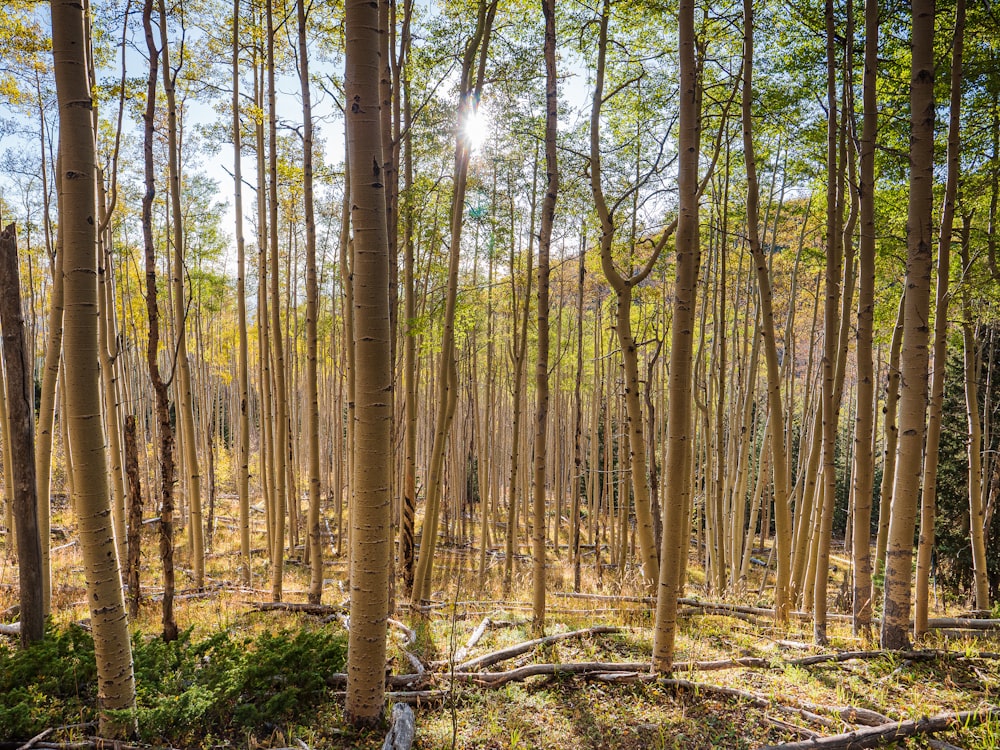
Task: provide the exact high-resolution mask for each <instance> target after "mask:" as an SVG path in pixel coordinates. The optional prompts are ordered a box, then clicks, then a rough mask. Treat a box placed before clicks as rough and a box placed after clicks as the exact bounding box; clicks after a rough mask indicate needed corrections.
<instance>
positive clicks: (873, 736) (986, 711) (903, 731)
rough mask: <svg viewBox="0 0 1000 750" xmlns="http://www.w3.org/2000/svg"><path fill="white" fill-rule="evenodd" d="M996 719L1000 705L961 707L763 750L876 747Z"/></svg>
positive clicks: (842, 749)
mask: <svg viewBox="0 0 1000 750" xmlns="http://www.w3.org/2000/svg"><path fill="white" fill-rule="evenodd" d="M997 720H1000V708H998V707H996V706H990V707H988V708H982V709H977V710H975V711H960V712H957V713H947V714H940V715H938V716H930V717H928V716H925V717H923V718H922V719H911V720H909V721H894V722H891V723H889V724H880V725H879V726H875V727H865V728H864V729H855V730H854V731H852V732H844V733H843V734H835V735H830V736H828V737H817V738H815V739H809V740H801V741H799V742H785V743H783V744H780V745H767V746H765V747H762V748H760V750H817V749H819V748H822V749H823V750H854V748H863V747H875V746H877V745H881V744H882V743H885V742H896V741H898V740H901V739H903V738H905V737H915V736H917V735H924V734H933V733H935V732H946V731H949V730H955V729H964V728H968V727H973V726H977V725H979V724H983V723H984V722H988V721H997Z"/></svg>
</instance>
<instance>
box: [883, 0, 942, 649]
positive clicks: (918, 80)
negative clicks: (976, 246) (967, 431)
mask: <svg viewBox="0 0 1000 750" xmlns="http://www.w3.org/2000/svg"><path fill="white" fill-rule="evenodd" d="M911 11H912V19H913V25H912V29H913V31H912V39H913V53H912V61H911V64H910V198H909V210H908V214H907V221H906V249H907V254H906V306H905V312H904V318H903V348H902V352H901V354H900V363H901V368H900V376H901V378H900V396H899V442H898V447H897V449H896V473H895V476H894V478H893V491H892V510H891V515H890V520H889V536H888V544H887V548H886V560H885V603H884V605H883V608H882V611H883V615H882V638H881V642H882V647H883V648H891V649H903V648H907V647H908V646H909V643H910V639H909V635H908V633H909V629H910V592H911V589H912V583H913V571H912V567H911V563H912V561H913V531H914V527H915V525H916V514H917V497H918V496H919V493H920V475H921V463H922V462H921V456H922V455H923V447H924V436H925V433H926V423H925V418H926V412H927V363H928V353H927V341H928V329H927V320H928V317H929V312H930V277H931V246H932V244H933V230H932V228H931V225H932V219H931V209H932V206H933V197H934V196H933V187H934V0H913V2H912V3H911Z"/></svg>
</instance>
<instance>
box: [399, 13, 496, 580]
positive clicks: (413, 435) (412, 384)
mask: <svg viewBox="0 0 1000 750" xmlns="http://www.w3.org/2000/svg"><path fill="white" fill-rule="evenodd" d="M407 18H409V16H407ZM405 76H406V77H405V78H404V80H403V86H402V88H403V116H404V117H405V118H406V124H407V127H406V132H405V136H404V139H405V150H404V156H403V191H402V194H403V196H404V198H403V208H402V213H403V321H404V327H403V331H404V339H403V389H404V390H403V431H404V434H403V487H402V490H403V495H402V497H401V498H400V503H401V508H400V514H399V515H400V520H399V553H398V554H399V566H400V568H401V569H402V575H403V589H404V591H405V592H406V593H407V594H409V593H410V591H411V589H412V588H413V563H414V555H413V552H414V549H415V544H414V539H413V526H414V521H415V519H416V513H417V331H416V325H415V324H416V317H417V303H416V289H415V288H414V284H415V281H414V276H413V272H414V256H413V252H414V248H413V230H414V216H413V214H414V205H413V204H414V198H413V136H412V128H411V127H410V125H411V124H412V116H411V104H410V82H409V72H408V69H407V72H406V73H405ZM491 267H492V266H491ZM489 314H490V311H489V310H487V316H489ZM487 319H489V318H487ZM484 508H485V505H484ZM485 522H486V521H485V517H484V523H485ZM485 554H486V546H485V541H484V543H483V549H482V555H483V557H484V558H485ZM484 565H485V563H484Z"/></svg>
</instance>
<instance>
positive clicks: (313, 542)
mask: <svg viewBox="0 0 1000 750" xmlns="http://www.w3.org/2000/svg"><path fill="white" fill-rule="evenodd" d="M295 9H296V10H295V13H296V17H297V19H298V30H299V34H298V43H299V57H298V62H299V86H300V88H301V90H302V122H303V125H302V200H303V211H304V212H305V216H304V220H305V225H306V433H307V435H306V443H307V449H306V450H307V453H308V457H307V461H306V465H307V467H308V478H309V516H308V523H307V532H308V536H309V542H308V543H309V569H310V579H309V601H310V602H311V603H312V604H319V603H320V599H321V598H322V596H323V535H322V532H321V530H320V525H319V515H320V507H319V506H320V477H319V383H318V377H317V340H316V317H317V314H318V310H319V304H318V301H319V288H318V284H317V281H316V220H315V217H314V210H313V153H312V151H313V122H312V98H311V95H310V91H309V46H308V45H307V44H306V11H305V2H304V0H297V2H296V3H295Z"/></svg>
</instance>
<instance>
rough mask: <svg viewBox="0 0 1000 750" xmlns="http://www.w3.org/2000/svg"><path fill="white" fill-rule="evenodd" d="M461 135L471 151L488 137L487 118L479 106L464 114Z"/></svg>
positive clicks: (477, 147)
mask: <svg viewBox="0 0 1000 750" xmlns="http://www.w3.org/2000/svg"><path fill="white" fill-rule="evenodd" d="M462 137H463V138H465V140H466V142H467V143H468V144H469V147H470V148H471V149H472V150H473V151H476V150H478V149H479V148H480V147H481V146H482V145H483V144H485V143H486V140H487V139H488V138H489V137H490V122H489V118H488V117H487V116H486V113H485V112H484V111H483V109H482V108H481V107H476V108H475V109H473V110H470V111H469V112H468V114H466V116H465V122H463V123H462Z"/></svg>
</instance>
